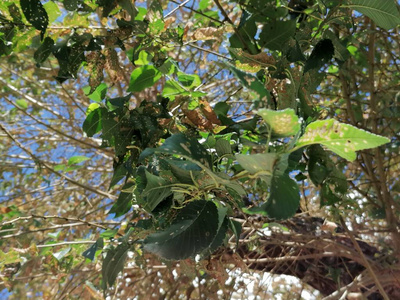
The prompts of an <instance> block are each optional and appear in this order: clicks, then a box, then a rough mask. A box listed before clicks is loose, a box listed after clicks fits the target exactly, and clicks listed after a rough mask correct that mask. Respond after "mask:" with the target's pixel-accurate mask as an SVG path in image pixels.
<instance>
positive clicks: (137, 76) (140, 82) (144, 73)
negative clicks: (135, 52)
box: [128, 65, 162, 92]
mask: <svg viewBox="0 0 400 300" xmlns="http://www.w3.org/2000/svg"><path fill="white" fill-rule="evenodd" d="M161 75H162V74H161V72H160V71H158V70H157V69H156V68H155V67H153V66H151V65H146V66H141V67H139V68H136V69H135V70H133V72H132V74H131V80H130V81H129V89H128V92H140V91H143V90H144V89H145V88H148V87H151V86H153V85H154V84H155V83H156V82H157V81H158V80H159V79H160V78H161Z"/></svg>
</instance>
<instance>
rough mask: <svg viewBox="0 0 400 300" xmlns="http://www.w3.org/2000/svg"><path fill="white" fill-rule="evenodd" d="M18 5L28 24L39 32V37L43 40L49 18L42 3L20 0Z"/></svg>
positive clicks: (32, 0) (36, 0)
mask: <svg viewBox="0 0 400 300" xmlns="http://www.w3.org/2000/svg"><path fill="white" fill-rule="evenodd" d="M20 4H21V8H22V12H23V13H24V15H25V17H26V19H27V20H28V22H29V23H31V24H32V25H33V27H35V28H36V29H37V30H40V35H41V37H42V38H43V36H44V34H45V32H46V29H47V26H48V25H49V17H48V15H47V12H46V10H45V9H44V7H43V5H42V3H41V2H40V1H39V0H20Z"/></svg>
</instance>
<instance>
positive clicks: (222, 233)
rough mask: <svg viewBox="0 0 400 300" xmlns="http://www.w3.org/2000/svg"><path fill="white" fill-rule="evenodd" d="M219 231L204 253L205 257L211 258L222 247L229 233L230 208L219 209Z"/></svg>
mask: <svg viewBox="0 0 400 300" xmlns="http://www.w3.org/2000/svg"><path fill="white" fill-rule="evenodd" d="M217 209H218V230H217V233H216V235H215V237H214V240H213V241H212V243H211V244H210V246H209V247H207V248H206V250H205V251H204V252H203V253H202V255H203V256H209V255H211V254H213V253H214V252H215V251H216V250H217V249H218V247H219V246H221V245H222V243H223V242H224V239H225V237H226V232H227V231H228V225H229V218H228V217H227V216H226V214H227V212H228V208H226V207H218V208H217Z"/></svg>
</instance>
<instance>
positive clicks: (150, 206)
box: [142, 170, 172, 212]
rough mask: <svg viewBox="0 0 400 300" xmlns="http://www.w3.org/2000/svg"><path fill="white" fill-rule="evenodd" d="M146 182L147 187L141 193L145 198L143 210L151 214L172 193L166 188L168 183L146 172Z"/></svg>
mask: <svg viewBox="0 0 400 300" xmlns="http://www.w3.org/2000/svg"><path fill="white" fill-rule="evenodd" d="M146 180H147V185H146V188H145V189H144V191H143V193H142V196H143V197H144V198H145V203H144V209H145V210H147V211H148V212H151V211H153V210H154V209H155V208H156V207H157V205H158V204H160V203H161V201H163V200H164V199H165V198H167V197H168V196H169V195H171V193H172V192H171V188H170V187H166V185H168V184H169V183H168V182H167V181H166V180H165V179H164V178H162V177H159V176H155V175H153V174H151V173H150V172H148V171H147V170H146Z"/></svg>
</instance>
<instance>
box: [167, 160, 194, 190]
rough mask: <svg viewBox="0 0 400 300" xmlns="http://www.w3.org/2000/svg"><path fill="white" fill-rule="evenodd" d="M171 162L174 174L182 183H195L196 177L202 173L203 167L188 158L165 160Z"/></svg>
mask: <svg viewBox="0 0 400 300" xmlns="http://www.w3.org/2000/svg"><path fill="white" fill-rule="evenodd" d="M164 161H165V162H166V163H168V164H169V167H170V169H171V172H172V174H173V175H174V176H175V177H176V178H177V179H178V180H179V181H180V182H182V183H186V184H193V179H195V178H196V177H197V176H198V175H199V174H200V173H201V168H200V167H199V166H198V165H196V164H195V163H192V162H190V161H187V160H172V159H168V160H164Z"/></svg>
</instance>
